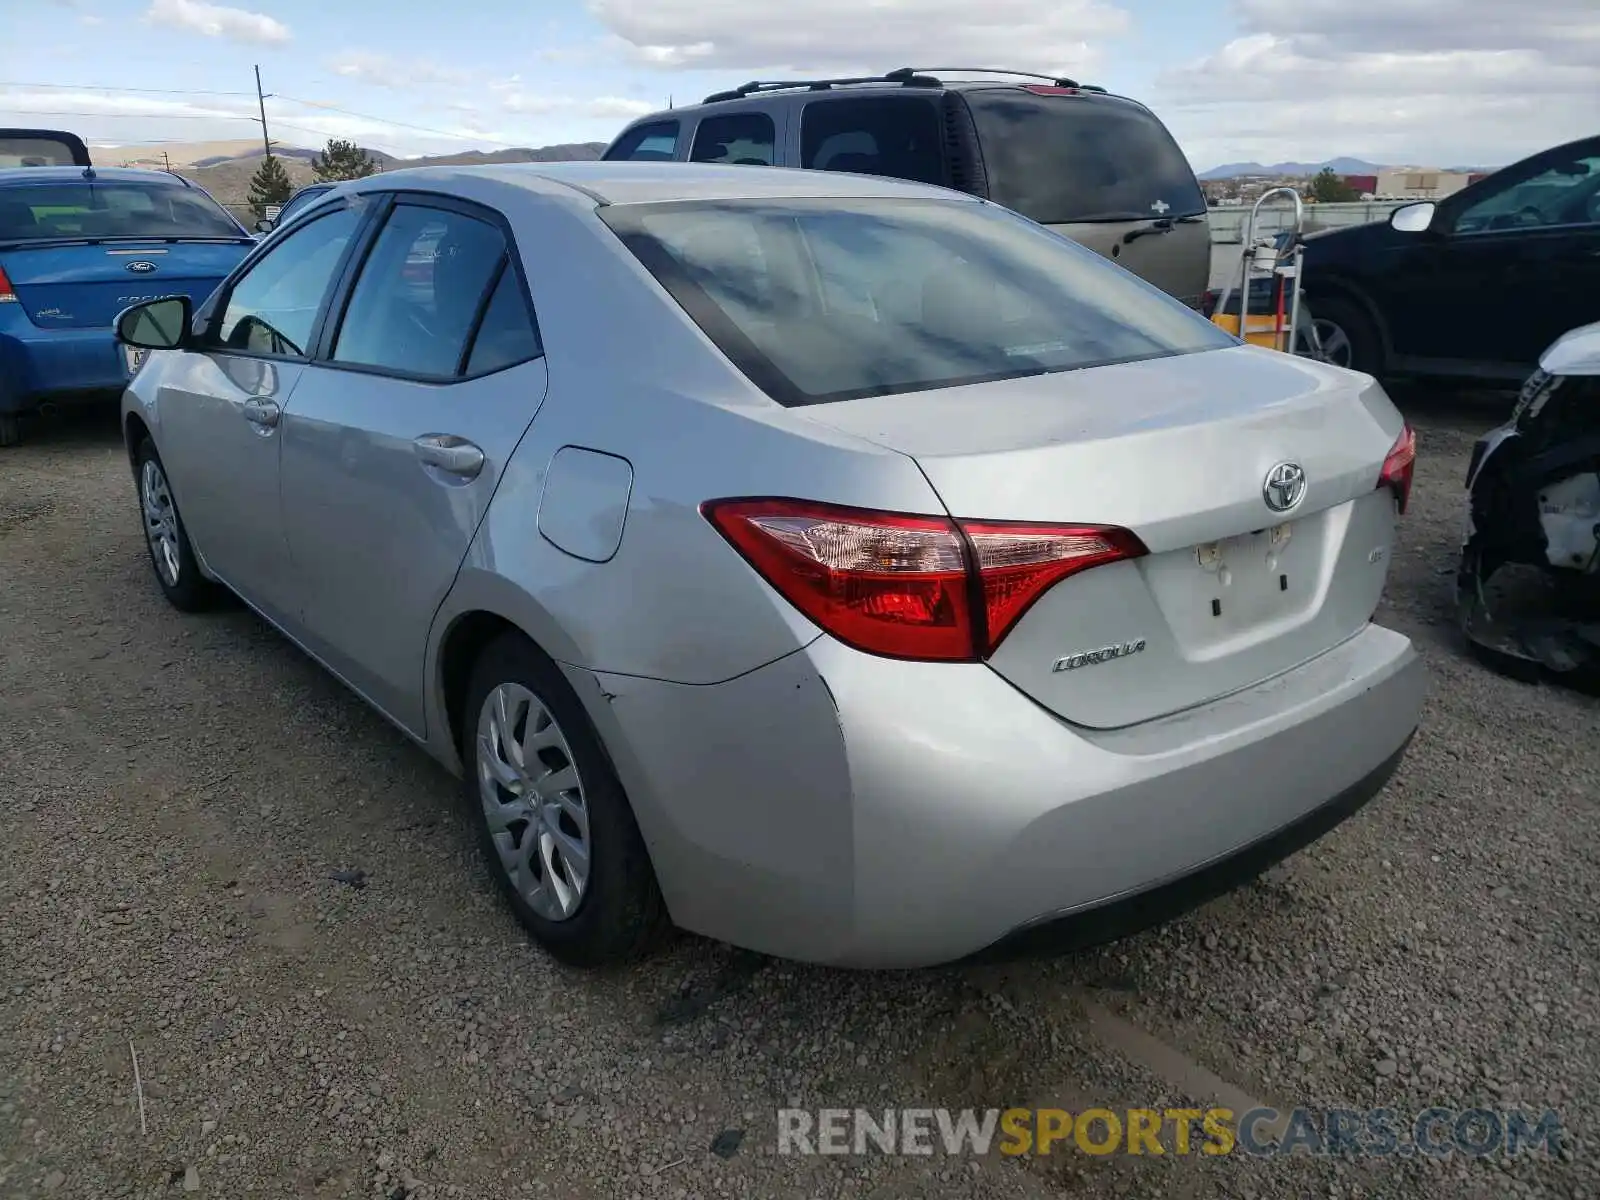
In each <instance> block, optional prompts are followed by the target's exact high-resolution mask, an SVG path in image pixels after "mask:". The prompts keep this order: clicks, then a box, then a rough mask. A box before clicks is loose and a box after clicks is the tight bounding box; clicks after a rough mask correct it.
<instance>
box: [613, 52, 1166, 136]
mask: <svg viewBox="0 0 1600 1200" xmlns="http://www.w3.org/2000/svg"><path fill="white" fill-rule="evenodd" d="M968 70H969V71H971V70H973V69H972V68H968ZM1005 75H1006V73H1005V72H999V71H997V72H995V73H994V75H993V76H992V77H989V78H967V77H960V78H956V77H950V78H945V77H940V78H938V79H933V78H931V77H929V78H928V79H927V80H926V81H925V82H915V83H903V82H897V81H893V80H887V79H862V80H842V81H830V80H820V81H817V82H816V83H808V82H806V81H804V80H797V81H792V82H786V83H777V84H762V85H760V86H759V87H754V88H752V85H751V84H745V85H744V87H742V88H735V89H732V90H731V91H727V92H717V93H715V94H713V95H711V96H707V97H706V98H705V99H704V100H702V101H701V102H700V103H699V104H680V105H676V106H674V107H672V108H663V109H659V110H657V111H656V112H653V113H648V114H646V115H645V116H641V117H636V118H634V119H633V120H632V121H629V122H628V123H627V125H625V126H624V127H623V128H622V129H621V130H620V131H619V132H618V134H617V137H619V138H620V137H621V136H622V134H624V133H626V132H628V130H630V129H636V128H638V127H639V126H641V125H655V124H658V123H661V122H665V121H695V120H700V119H702V118H704V117H708V116H713V115H715V114H718V113H736V112H747V111H749V110H751V109H761V108H765V107H769V106H775V105H790V104H795V103H803V104H813V103H816V102H817V101H829V100H853V99H860V98H861V97H864V96H865V97H873V98H875V97H879V96H886V95H888V96H928V97H938V96H941V95H943V94H944V93H946V92H983V91H1021V90H1025V89H1027V88H1030V87H1039V86H1040V85H1041V84H1044V83H1046V81H1045V80H1043V79H1032V78H1025V79H1018V78H1006V77H1003V76H1005ZM1059 82H1061V83H1068V82H1073V81H1070V80H1062V81H1059ZM746 89H750V90H746ZM1071 90H1072V91H1074V92H1075V93H1076V98H1077V100H1079V101H1080V102H1084V101H1087V102H1091V103H1096V104H1102V105H1112V106H1121V107H1124V108H1136V109H1139V110H1141V111H1144V112H1149V111H1150V110H1149V107H1148V106H1147V105H1145V104H1144V103H1142V102H1141V101H1138V100H1135V99H1133V98H1132V97H1130V96H1120V95H1118V94H1117V93H1115V92H1108V91H1106V90H1105V89H1104V88H1102V87H1098V86H1094V85H1090V84H1079V83H1073V87H1072V89H1071ZM616 140H617V139H616V138H613V139H612V142H613V143H615V141H616Z"/></svg>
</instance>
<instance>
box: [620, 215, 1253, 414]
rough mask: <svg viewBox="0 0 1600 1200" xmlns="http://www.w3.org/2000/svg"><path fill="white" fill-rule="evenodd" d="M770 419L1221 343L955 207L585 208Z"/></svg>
mask: <svg viewBox="0 0 1600 1200" xmlns="http://www.w3.org/2000/svg"><path fill="white" fill-rule="evenodd" d="M599 216H600V218H601V219H602V220H603V221H605V222H606V223H607V224H608V225H610V226H611V228H612V229H613V230H615V231H616V232H617V234H618V235H619V236H620V237H621V238H622V241H623V243H624V244H625V245H626V246H627V247H628V249H629V250H631V251H632V252H633V253H634V254H635V255H636V256H637V257H638V258H639V260H640V261H641V262H642V263H643V264H644V265H645V267H646V268H647V269H648V270H649V271H650V272H651V273H652V274H654V275H655V276H656V278H657V279H659V280H660V281H661V283H662V285H663V286H664V287H665V288H666V289H667V291H668V292H670V293H671V294H672V296H673V298H674V299H676V300H677V301H678V303H679V304H680V305H681V306H682V307H683V309H684V311H685V312H686V313H688V315H689V317H690V318H691V319H692V320H694V322H695V323H696V324H697V325H699V326H700V328H701V329H702V330H703V331H704V332H705V334H706V336H707V337H709V338H710V339H711V340H712V341H713V342H715V343H716V345H717V347H718V348H719V349H720V350H721V351H722V352H723V353H724V354H725V355H726V356H727V357H728V359H729V360H730V361H731V362H733V363H734V365H735V366H737V367H738V368H739V369H740V370H741V371H743V372H744V373H745V375H746V376H748V377H749V379H750V380H751V381H752V382H753V383H754V384H755V385H756V386H757V387H759V388H761V389H762V390H763V391H765V392H766V393H767V395H769V396H771V397H772V398H773V399H774V400H776V401H777V402H778V403H780V404H784V405H803V404H817V403H824V402H828V401H835V400H849V399H853V398H856V397H861V396H884V395H891V394H895V393H900V392H918V391H924V390H927V389H930V388H941V387H954V386H957V385H960V384H971V383H982V382H986V381H991V380H999V379H1010V378H1016V377H1019V376H1024V375H1045V374H1051V373H1054V372H1059V371H1070V370H1076V369H1078V368H1082V367H1093V366H1103V365H1106V364H1109V363H1117V362H1131V361H1135V360H1138V359H1144V358H1158V357H1163V356H1166V355H1171V354H1183V353H1190V352H1193V351H1199V350H1209V349H1221V348H1223V347H1227V346H1232V345H1234V344H1235V342H1234V339H1233V338H1231V337H1229V336H1228V335H1227V334H1225V333H1223V332H1222V331H1221V330H1220V329H1218V328H1217V327H1216V326H1215V325H1213V324H1211V323H1210V322H1209V321H1207V320H1205V318H1203V317H1201V316H1198V315H1197V314H1195V313H1194V312H1192V311H1190V310H1189V309H1188V308H1186V307H1184V306H1183V305H1182V304H1180V303H1178V302H1177V301H1176V300H1173V299H1172V298H1171V297H1170V296H1166V295H1164V294H1163V293H1161V292H1158V291H1157V290H1156V289H1154V288H1152V287H1150V286H1149V285H1148V284H1145V283H1143V282H1141V281H1139V280H1137V279H1135V278H1134V277H1133V276H1131V275H1129V274H1127V273H1126V272H1124V271H1120V270H1118V269H1117V268H1116V267H1114V266H1112V265H1111V264H1110V263H1109V262H1107V261H1106V260H1105V259H1103V258H1101V257H1100V256H1099V255H1097V254H1094V253H1093V252H1092V251H1089V250H1085V249H1084V248H1083V247H1081V246H1078V245H1076V244H1075V243H1073V242H1069V241H1068V240H1067V239H1066V238H1062V237H1057V236H1055V235H1054V234H1051V233H1049V232H1047V231H1046V230H1043V229H1041V228H1039V226H1037V225H1035V224H1033V223H1032V222H1030V221H1026V220H1023V219H1022V218H1021V217H1019V216H1017V215H1016V214H1015V213H1012V212H1008V211H1007V210H1005V209H1003V208H1000V207H999V206H997V205H992V204H979V203H977V202H976V201H971V200H965V201H961V200H839V199H834V200H826V201H815V202H812V201H802V200H784V201H776V200H775V201H755V200H747V201H722V202H717V203H711V202H678V203H670V204H637V205H627V204H618V205H611V206H609V207H606V208H602V209H600V210H599Z"/></svg>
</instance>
